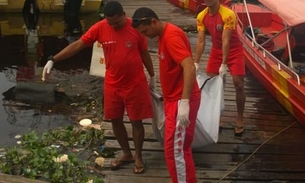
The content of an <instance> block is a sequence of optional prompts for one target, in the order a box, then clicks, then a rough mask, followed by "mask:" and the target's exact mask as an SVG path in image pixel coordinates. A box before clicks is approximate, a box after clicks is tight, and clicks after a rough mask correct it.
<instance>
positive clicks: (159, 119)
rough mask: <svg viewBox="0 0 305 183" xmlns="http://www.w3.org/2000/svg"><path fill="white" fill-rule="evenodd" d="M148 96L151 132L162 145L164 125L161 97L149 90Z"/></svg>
mask: <svg viewBox="0 0 305 183" xmlns="http://www.w3.org/2000/svg"><path fill="white" fill-rule="evenodd" d="M150 94H151V100H152V106H153V119H152V131H153V134H154V135H155V137H156V139H157V140H158V141H159V142H161V143H163V139H164V123H165V114H164V104H163V97H162V95H161V94H160V93H158V92H157V91H155V90H150Z"/></svg>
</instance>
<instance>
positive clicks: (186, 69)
mask: <svg viewBox="0 0 305 183" xmlns="http://www.w3.org/2000/svg"><path fill="white" fill-rule="evenodd" d="M180 65H181V67H182V69H183V90H182V97H181V99H190V96H191V93H192V90H193V86H194V80H195V79H196V69H195V65H194V61H193V59H192V57H187V58H185V59H184V60H182V62H181V63H180Z"/></svg>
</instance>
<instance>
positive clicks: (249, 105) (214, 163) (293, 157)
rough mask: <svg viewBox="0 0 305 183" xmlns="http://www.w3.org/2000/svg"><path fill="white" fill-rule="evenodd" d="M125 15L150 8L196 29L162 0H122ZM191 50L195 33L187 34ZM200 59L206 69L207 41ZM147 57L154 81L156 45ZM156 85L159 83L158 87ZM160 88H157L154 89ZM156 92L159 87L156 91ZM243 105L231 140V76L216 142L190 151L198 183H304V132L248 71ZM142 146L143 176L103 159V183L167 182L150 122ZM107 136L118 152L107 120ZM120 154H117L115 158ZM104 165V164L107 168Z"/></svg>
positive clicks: (190, 19)
mask: <svg viewBox="0 0 305 183" xmlns="http://www.w3.org/2000/svg"><path fill="white" fill-rule="evenodd" d="M120 2H121V3H122V4H123V6H124V9H125V11H126V13H127V15H129V16H131V15H132V13H133V11H134V10H135V9H137V8H139V7H141V6H147V7H151V8H152V9H154V10H155V11H156V12H157V14H158V15H159V18H160V19H162V20H165V21H168V22H171V23H174V24H176V25H179V26H180V27H182V28H186V29H190V28H191V29H194V28H195V18H194V17H193V15H190V14H188V13H187V12H184V11H182V10H180V9H179V8H177V7H175V6H174V5H172V4H170V3H168V2H166V1H164V0H154V1H145V0H133V1H128V0H120ZM188 36H189V38H190V40H191V43H192V46H193V49H194V47H195V45H194V44H195V40H196V33H188ZM207 41H208V45H207V49H206V50H205V54H203V56H202V59H201V65H200V68H201V69H202V70H204V68H205V64H206V60H207V54H208V53H209V48H210V42H209V37H207ZM149 46H150V48H149V49H150V52H151V56H152V59H153V62H154V66H155V71H156V73H157V78H158V57H157V54H156V51H157V44H156V41H155V40H150V43H149ZM158 84H159V83H158ZM158 86H159V85H158ZM158 89H160V88H159V87H158ZM245 91H246V96H247V98H246V104H245V113H244V117H245V118H244V127H245V133H244V135H243V137H240V138H236V137H234V124H235V120H236V115H237V114H236V105H235V90H234V86H233V83H232V79H231V77H230V76H227V84H226V87H225V111H224V113H223V116H222V121H223V122H224V128H223V130H222V131H221V133H220V135H219V142H218V143H217V144H211V145H209V146H206V147H202V148H199V149H195V150H194V161H195V164H196V169H197V179H198V182H199V183H200V182H222V183H226V182H238V183H239V182H240V183H241V182H277V183H280V182H292V181H293V182H305V149H304V145H305V130H304V127H303V126H301V125H300V124H299V123H298V122H297V121H296V120H295V118H294V117H293V116H291V115H290V114H289V113H288V112H287V111H286V110H285V109H284V108H283V107H282V106H280V105H279V103H278V102H277V101H276V100H275V99H274V98H273V97H272V96H271V95H270V94H269V93H268V92H267V90H265V89H264V88H263V86H262V85H261V84H260V83H259V82H258V81H257V80H256V79H255V78H254V76H253V75H252V74H251V73H249V72H247V75H246V78H245ZM125 121H126V122H125V125H126V128H127V131H128V136H129V142H130V146H131V148H132V149H134V146H133V142H132V135H131V134H132V133H131V124H130V122H129V121H128V118H127V117H126V118H125ZM144 124H145V125H144V126H145V142H144V147H143V149H144V152H143V157H144V160H145V162H146V165H147V171H146V173H145V174H142V175H135V174H133V173H132V169H133V164H130V165H126V166H124V167H122V169H121V170H118V171H111V170H110V169H109V163H110V161H111V159H107V160H106V167H105V170H104V173H105V175H106V176H105V180H106V182H107V183H117V182H122V183H142V182H145V183H154V182H158V183H168V182H169V181H170V179H169V175H168V172H167V169H166V165H165V162H164V155H163V147H162V145H161V144H160V143H159V142H158V141H157V140H156V139H155V138H154V135H153V132H152V130H151V120H149V119H148V120H145V122H144ZM102 129H104V130H105V135H106V136H107V142H106V146H107V147H110V148H114V149H118V150H119V149H120V147H119V145H118V143H117V141H116V140H115V137H114V135H113V131H112V128H111V124H110V123H109V122H106V121H105V122H102ZM119 153H120V152H118V154H119ZM107 165H108V166H107Z"/></svg>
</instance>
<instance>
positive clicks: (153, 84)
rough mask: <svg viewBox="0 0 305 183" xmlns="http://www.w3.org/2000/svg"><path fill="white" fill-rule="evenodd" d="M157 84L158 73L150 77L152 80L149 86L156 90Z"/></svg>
mask: <svg viewBox="0 0 305 183" xmlns="http://www.w3.org/2000/svg"><path fill="white" fill-rule="evenodd" d="M156 85H157V82H156V75H155V76H153V77H150V80H149V87H150V89H152V90H156Z"/></svg>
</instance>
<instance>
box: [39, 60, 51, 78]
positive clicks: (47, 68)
mask: <svg viewBox="0 0 305 183" xmlns="http://www.w3.org/2000/svg"><path fill="white" fill-rule="evenodd" d="M53 64H54V62H53V61H52V60H49V61H48V62H47V64H46V65H45V66H44V68H43V71H42V78H41V80H42V81H45V80H46V78H47V77H48V75H49V74H50V72H51V69H52V67H53Z"/></svg>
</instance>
